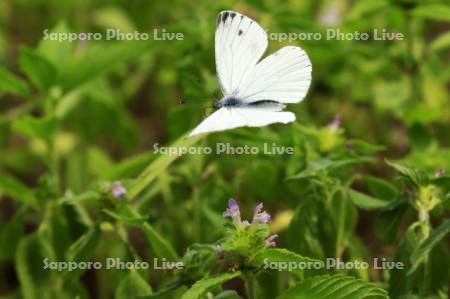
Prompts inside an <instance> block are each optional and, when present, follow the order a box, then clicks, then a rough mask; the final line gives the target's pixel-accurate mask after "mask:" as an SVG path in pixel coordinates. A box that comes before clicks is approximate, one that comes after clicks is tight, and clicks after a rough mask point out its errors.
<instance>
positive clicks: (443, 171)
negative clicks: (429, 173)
mask: <svg viewBox="0 0 450 299" xmlns="http://www.w3.org/2000/svg"><path fill="white" fill-rule="evenodd" d="M444 174H445V170H444V169H442V168H440V169H438V171H436V177H437V178H440V177H441V176H443V175H444Z"/></svg>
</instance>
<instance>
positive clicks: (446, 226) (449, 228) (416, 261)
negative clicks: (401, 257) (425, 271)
mask: <svg viewBox="0 0 450 299" xmlns="http://www.w3.org/2000/svg"><path fill="white" fill-rule="evenodd" d="M449 232H450V220H446V221H444V222H443V223H442V224H441V225H439V227H437V228H436V229H435V230H433V231H432V232H431V234H430V236H429V237H428V238H427V239H425V240H424V241H423V242H422V243H420V244H419V246H418V247H417V248H416V249H415V250H414V252H413V254H412V255H411V269H410V270H409V273H413V272H414V271H416V269H417V267H418V266H419V265H420V264H421V263H422V262H423V261H424V259H425V258H426V257H427V256H428V254H429V253H430V250H431V249H433V247H434V246H436V244H438V243H439V242H440V241H441V240H442V239H443V238H444V237H445V236H446V235H447V234H448V233H449Z"/></svg>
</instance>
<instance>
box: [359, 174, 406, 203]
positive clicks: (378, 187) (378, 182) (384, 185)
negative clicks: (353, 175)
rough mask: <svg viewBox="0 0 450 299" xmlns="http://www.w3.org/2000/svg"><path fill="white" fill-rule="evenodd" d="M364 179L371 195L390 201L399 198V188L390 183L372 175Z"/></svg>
mask: <svg viewBox="0 0 450 299" xmlns="http://www.w3.org/2000/svg"><path fill="white" fill-rule="evenodd" d="M363 179H364V181H365V182H366V184H367V187H368V188H369V191H370V193H371V194H373V195H374V196H375V197H378V198H381V199H384V200H387V201H390V200H395V199H397V197H398V196H399V192H398V191H397V188H396V187H395V186H394V185H392V184H391V183H389V182H388V181H385V180H383V179H379V178H376V177H373V176H370V175H366V176H364V178H363Z"/></svg>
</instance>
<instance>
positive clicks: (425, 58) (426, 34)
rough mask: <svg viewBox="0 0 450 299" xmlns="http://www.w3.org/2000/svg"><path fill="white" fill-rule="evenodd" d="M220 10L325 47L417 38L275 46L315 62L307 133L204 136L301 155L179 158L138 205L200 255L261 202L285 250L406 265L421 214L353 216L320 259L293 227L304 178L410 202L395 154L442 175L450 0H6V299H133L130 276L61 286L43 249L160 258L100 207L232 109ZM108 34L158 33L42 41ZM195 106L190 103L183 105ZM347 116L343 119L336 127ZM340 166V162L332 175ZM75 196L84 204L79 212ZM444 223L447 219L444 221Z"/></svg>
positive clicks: (1, 38)
mask: <svg viewBox="0 0 450 299" xmlns="http://www.w3.org/2000/svg"><path fill="white" fill-rule="evenodd" d="M224 9H231V10H235V11H238V12H240V13H243V14H245V15H247V16H249V17H251V18H253V19H254V20H256V21H258V22H259V23H260V24H261V26H263V27H264V28H266V29H267V30H268V32H269V33H270V32H277V33H289V32H295V33H302V32H319V33H322V35H323V36H325V35H326V30H327V29H329V28H335V29H339V30H341V31H342V32H354V31H358V32H368V33H370V34H372V32H373V30H374V29H375V28H377V29H379V30H382V29H386V30H387V31H389V32H397V33H403V34H404V36H405V38H404V40H394V41H391V40H382V41H375V40H372V38H371V39H370V40H368V41H358V40H326V39H325V38H323V39H320V40H300V41H299V40H297V41H292V42H289V41H277V40H270V41H269V49H268V53H271V52H273V51H275V50H277V49H279V48H281V47H283V46H285V45H298V46H301V47H302V48H303V49H304V50H305V51H306V52H307V54H308V55H309V57H310V59H311V61H312V65H313V74H312V86H311V88H310V90H309V92H308V95H307V97H306V98H305V100H304V101H303V102H302V103H300V104H297V105H289V107H288V109H289V110H290V111H293V112H295V113H296V115H297V121H296V123H294V124H289V125H273V126H270V127H265V128H251V129H249V128H242V129H237V130H233V131H228V132H221V133H216V134H212V135H210V136H208V137H203V138H202V139H201V140H195V142H198V145H208V146H212V147H214V146H215V144H216V143H217V142H229V143H230V144H231V145H233V146H243V145H245V144H247V145H252V146H261V145H262V143H263V142H268V143H271V142H275V143H276V144H277V145H280V146H282V145H284V146H292V147H294V148H295V154H294V155H292V156H289V155H277V156H268V155H257V156H227V155H220V156H219V155H210V156H205V155H203V156H199V155H188V156H185V157H182V158H180V159H178V160H177V161H175V162H174V164H172V165H171V166H170V167H169V164H170V163H171V162H168V163H167V164H164V163H160V164H158V165H154V166H153V168H150V171H154V176H155V177H152V178H151V179H149V180H148V181H147V183H148V184H145V188H143V189H138V190H137V191H136V193H139V194H140V196H139V198H138V199H136V200H135V201H133V206H134V207H136V209H137V210H139V212H140V213H141V214H142V215H145V219H146V220H148V221H149V222H150V223H152V225H154V227H155V228H156V229H157V231H159V233H160V234H161V235H162V236H163V237H164V238H165V239H167V240H168V241H169V242H170V243H171V244H172V246H173V247H174V248H175V250H176V252H177V253H178V254H179V255H182V254H183V252H184V251H185V250H186V248H187V246H189V245H190V244H192V243H196V242H200V243H208V242H209V243H210V242H214V241H215V240H217V239H218V238H220V237H221V233H222V226H223V220H222V217H221V213H222V211H223V210H224V209H225V207H226V201H227V200H228V198H230V197H234V198H237V199H238V200H239V201H240V202H241V203H242V205H243V208H242V209H243V210H244V211H246V212H244V213H248V214H251V209H252V207H253V206H254V204H255V203H256V202H264V204H265V207H266V210H267V211H268V212H269V213H271V214H272V216H273V217H274V219H275V220H274V222H273V229H274V230H276V231H278V232H279V234H280V241H279V246H281V247H287V248H289V249H291V250H294V251H296V252H298V253H301V254H304V255H310V256H314V257H325V256H330V254H331V255H332V256H337V257H355V256H360V257H362V256H365V257H370V256H387V257H391V258H393V257H394V255H395V252H396V247H397V245H398V243H399V241H400V240H401V239H402V236H403V233H404V231H405V230H406V227H407V226H408V224H410V223H411V222H412V219H414V218H415V215H414V213H413V212H411V210H410V211H409V214H408V212H404V211H403V212H404V213H406V214H405V215H406V216H405V218H402V219H403V220H399V221H396V223H395V227H394V229H392V227H390V228H391V230H392V231H390V232H389V233H390V234H391V236H389V237H387V236H385V235H384V233H386V231H387V230H388V229H385V228H384V226H383V225H381V224H379V223H380V222H382V221H383V220H381V221H379V220H378V219H379V216H380V212H379V211H377V209H376V208H373V209H372V208H369V209H358V210H356V209H355V210H352V212H351V216H348V215H347V217H350V218H351V217H353V218H352V219H353V220H352V221H351V223H350V224H349V226H348V227H347V228H346V229H348V234H347V235H345V237H343V238H344V239H343V240H344V241H342V243H339V242H338V241H336V240H334V241H329V240H328V241H323V240H320V238H319V237H318V235H317V234H320V232H316V233H317V234H316V233H315V232H314V230H312V231H311V232H309V233H311V236H312V237H313V238H318V243H319V245H318V246H319V247H321V249H320V250H319V249H312V248H309V249H305V248H306V247H308V246H306V247H305V245H304V244H303V243H302V242H303V241H301V240H303V239H302V238H304V236H305V234H307V233H305V232H301V233H299V234H298V235H294V237H292V234H293V233H295V231H294V232H293V226H292V223H291V226H289V222H290V220H291V219H292V217H294V219H296V220H297V221H298V222H299V223H297V224H296V225H300V226H306V225H307V224H305V223H302V221H304V220H302V219H300V218H298V217H296V216H294V214H295V213H298V210H299V204H300V203H302V202H304V200H305V199H306V198H308V196H310V191H311V185H314V182H312V181H308V179H304V178H306V177H311V176H315V175H317V174H318V173H319V175H318V176H319V177H320V179H319V180H321V182H322V183H324V184H325V183H326V184H330V185H333V186H334V185H339V186H346V187H348V186H351V187H352V188H353V189H354V190H358V192H363V193H369V194H370V183H367V180H365V179H364V178H367V177H366V176H370V178H372V179H373V178H374V177H378V178H380V180H383V181H386V182H388V183H389V182H390V183H393V185H395V186H396V187H397V188H399V190H400V191H398V194H397V193H395V194H397V195H396V196H399V197H401V196H403V193H402V192H408V190H406V191H405V190H403V189H401V187H400V186H401V185H400V183H398V182H396V181H395V182H394V180H393V178H394V171H393V170H392V169H391V168H389V167H388V166H387V165H386V164H385V163H384V159H385V158H388V159H396V160H402V161H403V162H405V163H409V164H411V165H414V166H416V167H419V168H422V169H423V170H424V171H426V172H427V173H428V174H429V175H430V176H434V174H435V173H436V172H437V171H439V170H442V171H443V172H445V171H446V170H450V148H449V146H450V138H449V136H450V99H449V86H450V68H449V61H450V51H449V49H450V32H449V22H450V7H449V6H448V2H447V1H419V0H376V1H375V0H359V1H350V0H342V1H332V0H325V1H312V0H310V1H306V0H304V1H298V0H287V1H278V0H248V1H213V0H211V1H209V0H202V1H186V0H185V1H179V0H174V1H170V2H169V1H142V0H141V1H139V0H127V1H125V0H117V1H103V0H98V1H87V0H79V1H75V0H53V1H52V0H2V1H1V2H0V61H1V65H0V151H1V152H0V223H1V226H0V233H1V234H0V237H1V239H0V297H1V298H59V297H60V298H74V297H75V295H78V296H80V297H78V298H85V297H88V296H89V297H91V298H112V297H113V296H114V295H115V296H116V297H118V296H120V294H121V293H120V292H121V291H120V290H119V291H117V290H116V286H117V285H118V284H119V282H120V281H123V277H124V275H127V274H126V273H125V274H124V273H122V272H123V271H122V272H121V271H116V272H117V273H116V272H114V271H113V273H110V272H107V271H86V272H83V273H77V274H75V275H73V276H70V277H65V276H64V277H63V276H62V275H60V273H51V274H49V273H48V271H47V272H46V271H44V270H42V269H41V268H42V267H41V259H40V258H39V254H41V255H42V256H49V255H50V256H51V257H52V258H54V259H55V260H64V259H65V258H68V257H67V256H68V254H69V255H70V254H72V255H76V256H77V257H76V258H77V259H78V258H79V259H87V260H97V259H102V258H104V257H105V256H123V257H125V256H129V254H130V252H132V254H136V255H138V256H140V257H142V258H143V259H147V260H150V259H151V258H152V257H153V254H152V251H151V250H150V249H149V248H150V247H149V246H148V244H146V242H145V234H143V233H142V231H140V230H139V229H138V228H129V229H123V227H122V226H120V225H119V224H116V222H115V221H119V220H120V219H121V218H120V217H119V220H118V219H116V218H114V217H112V219H113V220H111V218H108V217H110V216H111V215H107V214H105V213H104V209H105V205H106V207H107V208H109V205H111V203H106V204H105V203H103V201H101V200H99V198H102V196H103V195H104V193H102V192H104V190H105V188H106V189H107V188H108V187H107V186H109V185H108V184H109V183H110V182H111V181H114V180H121V181H122V183H123V184H124V186H125V187H126V188H131V190H136V188H137V187H133V180H134V179H135V178H136V177H137V176H138V175H139V174H140V173H141V172H142V171H143V170H144V169H145V167H147V165H149V164H150V163H151V162H152V161H155V160H156V159H158V155H155V154H153V153H152V151H153V145H154V144H155V143H158V144H159V145H160V146H161V145H169V144H171V143H172V142H174V141H175V140H177V139H178V138H179V137H180V136H182V135H183V134H185V133H187V132H189V131H190V130H192V129H193V128H194V126H196V125H197V124H198V123H199V122H200V121H201V120H202V119H203V118H204V117H205V115H206V114H205V113H208V111H210V109H209V108H210V107H211V104H212V102H213V100H214V99H217V98H220V97H221V94H220V89H219V85H218V81H217V78H216V73H215V65H214V27H215V23H216V17H217V15H218V13H219V12H220V11H221V10H224ZM108 28H114V29H119V30H121V31H123V32H134V31H138V32H146V33H149V35H150V38H149V40H147V41H138V40H133V41H114V40H110V41H107V40H104V39H102V40H87V41H80V40H78V41H74V42H67V41H66V42H58V41H51V40H43V37H44V30H46V29H48V30H49V32H58V33H68V32H75V33H80V32H93V33H96V32H97V33H101V34H103V36H105V31H106V30H107V29H108ZM155 29H157V30H159V32H162V30H163V29H165V30H166V32H170V33H182V34H183V36H184V38H183V40H155V39H154V38H153V37H154V36H153V33H154V30H155ZM266 54H267V53H266ZM181 99H184V100H185V104H180V103H179V101H180V100H181ZM198 99H201V100H198ZM336 115H339V116H340V118H341V120H342V121H341V125H340V127H339V128H333V127H330V126H329V123H330V122H332V120H333V119H334V118H335V116H336ZM193 142H194V141H193ZM352 159H353V160H352ZM325 160H326V163H329V164H326V163H325V162H324V161H325ZM314 161H316V162H317V161H319V162H317V163H316V164H314V163H312V162H314ZM330 161H331V162H330ZM339 161H341V162H342V161H344V162H343V163H342V165H336V164H337V163H338V162H339ZM333 163H335V164H333ZM344 164H345V165H344ZM311 165H313V166H311ZM330 165H331V166H330ZM342 166H344V169H343V170H342V169H341V167H342ZM327 167H331V168H333V167H336V168H339V171H338V172H337V173H335V172H334V168H333V169H332V170H330V169H328V168H327ZM305 169H306V170H308V171H309V172H308V174H305V171H306V170H305ZM311 173H314V175H311ZM298 174H300V175H298ZM295 175H297V177H296V178H295V179H290V178H293V177H294V176H295ZM328 179H329V180H328ZM369 181H370V179H369ZM326 184H325V187H324V188H325V189H326V188H327V187H326ZM105 186H106V187H105ZM102 188H103V189H102ZM133 188H135V189H133ZM313 189H314V188H313ZM319 189H320V188H319ZM353 189H352V190H353ZM96 192H97V193H96ZM319 192H320V191H319ZM99 194H100V195H99ZM134 195H137V194H134ZM372 195H376V194H372ZM407 196H408V194H406V195H405V197H407ZM77 200H79V201H80V202H81V204H80V203H79V202H77V203H74V202H75V201H77ZM67 202H69V204H67V205H66V203H67ZM99 206H100V207H99ZM447 206H448V204H447ZM391 212H392V211H391ZM403 212H402V215H403ZM309 215H315V214H314V212H312V214H309ZM356 215H357V216H356ZM248 217H250V215H249V216H248ZM295 217H296V218H295ZM311 217H312V216H311ZM384 217H385V218H388V219H392V217H394V216H393V215H388V216H384ZM390 217H391V218H390ZM395 217H397V216H395ZM437 217H438V219H442V218H443V217H444V218H445V217H448V211H447V212H445V211H444V212H443V211H441V212H440V214H439V213H438V215H437ZM439 217H440V218H439ZM312 218H313V217H312ZM385 218H382V219H385ZM400 218H401V217H400ZM320 219H321V218H320V217H319V220H318V221H321V220H320ZM122 220H123V219H122ZM116 225H119V227H120V228H118V226H116ZM311 225H314V224H311ZM380 225H381V226H380ZM94 227H95V229H98V230H99V231H101V233H100V232H98V233H99V234H100V235H101V237H100V236H99V237H98V238H97V239H98V240H96V242H95V246H92V247H93V249H91V250H90V251H89V253H87V252H84V251H83V252H81V253H80V252H78V251H76V250H75V251H76V252H75V253H74V252H73V251H74V245H73V244H74V242H76V241H77V240H80V237H82V236H84V235H85V234H86V232H91V233H92V230H93V229H94ZM96 233H97V232H96ZM322 233H324V232H322ZM332 234H333V233H331V235H332ZM124 240H128V241H126V242H123V241H124ZM296 240H297V241H296ZM335 241H336V242H337V243H336V244H335V243H333V242H335ZM81 242H82V241H81ZM328 242H331V243H333V244H334V245H333V246H335V247H333V246H331V245H330V246H331V247H330V246H328V245H327V244H331V243H328ZM150 243H151V240H150ZM41 247H42V248H43V249H42V248H41ZM75 247H76V246H75ZM349 247H351V248H349ZM349 252H350V253H349ZM351 252H353V253H351ZM355 252H357V254H354V253H355ZM72 258H73V256H72ZM444 266H445V263H444ZM362 272H364V273H362ZM447 272H448V271H447ZM351 274H352V275H355V276H358V277H361V278H363V279H366V280H370V281H375V282H378V283H380V284H382V285H383V286H384V287H386V288H388V289H389V286H388V277H387V276H386V273H382V272H381V271H361V273H351ZM148 275H149V276H148V279H146V281H147V282H149V284H150V285H151V287H153V289H155V290H157V289H159V288H161V286H162V285H163V284H164V283H165V282H166V281H167V277H170V276H171V275H173V273H172V274H171V273H164V272H163V271H150V272H149V274H148ZM447 277H448V276H447ZM269 281H270V279H269ZM272 281H273V284H274V285H277V287H273V291H275V290H278V289H282V288H284V287H283V286H285V285H286V283H283V282H282V281H283V280H282V279H281V278H277V280H275V279H274V278H273V279H272ZM275 281H277V282H275ZM236 285H237V286H236V288H238V289H239V283H236ZM442 285H444V286H445V279H444V283H443V284H442ZM442 285H441V287H442ZM442 290H443V291H442ZM446 290H448V286H447V289H445V287H444V289H441V293H440V294H441V295H442V294H444V295H442V296H445V292H446ZM267 292H269V290H267ZM267 294H269V293H267ZM397 295H398V294H397ZM3 296H4V297H3ZM45 296H46V297H45ZM168 296H169V297H168V298H172V297H170V296H174V297H173V298H179V297H177V296H178V295H168ZM394 297H396V296H394ZM267 298H274V295H273V296H272V295H270V294H269V295H267Z"/></svg>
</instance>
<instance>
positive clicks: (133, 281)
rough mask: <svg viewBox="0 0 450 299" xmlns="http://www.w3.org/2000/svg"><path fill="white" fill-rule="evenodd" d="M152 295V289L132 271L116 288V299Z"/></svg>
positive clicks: (130, 298)
mask: <svg viewBox="0 0 450 299" xmlns="http://www.w3.org/2000/svg"><path fill="white" fill-rule="evenodd" d="M151 293H152V288H151V286H150V285H149V284H148V282H147V281H146V280H145V279H144V278H142V276H141V275H139V273H138V272H137V271H136V270H134V269H132V270H131V271H130V272H128V273H127V275H126V276H125V278H123V279H122V280H121V281H120V283H119V285H118V286H117V289H116V293H115V298H116V299H132V298H137V297H138V296H146V295H149V294H151Z"/></svg>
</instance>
